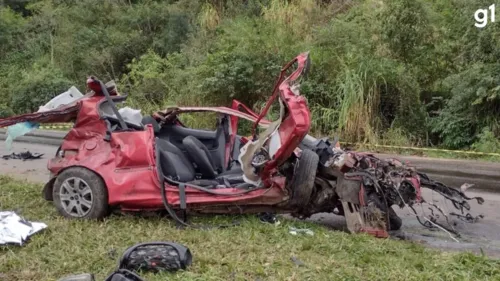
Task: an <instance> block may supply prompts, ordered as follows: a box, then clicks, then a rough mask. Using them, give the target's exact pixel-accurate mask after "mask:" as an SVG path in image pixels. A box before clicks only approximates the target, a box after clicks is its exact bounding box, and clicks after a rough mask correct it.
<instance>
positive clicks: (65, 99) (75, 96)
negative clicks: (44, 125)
mask: <svg viewBox="0 0 500 281" xmlns="http://www.w3.org/2000/svg"><path fill="white" fill-rule="evenodd" d="M81 98H83V94H82V93H81V92H80V91H79V90H78V89H77V88H76V87H75V86H71V88H69V90H67V91H66V92H64V93H62V94H59V95H58V96H56V97H54V98H53V99H51V100H50V101H49V102H48V103H46V104H44V105H42V106H40V107H39V108H38V111H37V112H45V111H50V110H54V109H56V108H58V107H59V106H61V105H68V104H72V103H74V102H76V101H77V100H79V99H81Z"/></svg>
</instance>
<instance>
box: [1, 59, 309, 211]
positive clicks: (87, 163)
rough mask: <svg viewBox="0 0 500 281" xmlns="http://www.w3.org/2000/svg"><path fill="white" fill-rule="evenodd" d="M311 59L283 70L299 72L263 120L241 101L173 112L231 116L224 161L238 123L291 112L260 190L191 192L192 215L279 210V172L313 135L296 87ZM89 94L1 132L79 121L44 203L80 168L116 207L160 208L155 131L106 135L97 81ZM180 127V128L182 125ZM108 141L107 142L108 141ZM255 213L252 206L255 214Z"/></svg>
mask: <svg viewBox="0 0 500 281" xmlns="http://www.w3.org/2000/svg"><path fill="white" fill-rule="evenodd" d="M307 59H308V53H303V54H301V55H299V56H298V57H296V58H295V59H294V60H293V61H292V62H290V63H289V64H288V65H287V66H286V67H285V69H288V68H290V67H291V66H292V63H297V68H296V69H295V71H294V72H293V73H292V74H291V75H290V76H288V77H284V75H283V73H284V70H285V69H284V70H283V71H282V75H281V76H280V79H279V80H278V83H277V86H278V90H277V91H275V92H274V93H273V95H272V97H271V99H270V100H269V101H268V104H267V105H266V108H265V110H264V111H263V112H262V114H260V115H258V114H256V113H255V112H253V111H251V110H250V109H249V108H247V107H246V106H244V105H243V104H241V103H240V102H238V101H234V102H233V108H227V107H185V108H176V109H175V111H176V114H180V113H183V112H200V111H204V112H217V113H221V114H225V115H227V116H229V118H230V131H231V133H230V141H229V143H227V144H226V148H225V151H226V153H225V163H226V165H227V164H228V162H229V160H230V159H229V156H230V152H231V148H232V147H233V145H234V141H235V137H236V133H237V127H238V119H239V118H244V119H247V120H250V121H252V122H256V124H259V125H260V126H263V127H265V126H267V125H269V124H270V122H269V121H267V120H264V119H263V116H265V114H266V113H267V110H268V109H269V105H270V104H271V103H272V102H273V101H275V100H276V99H277V98H279V99H280V100H281V101H283V102H284V105H285V107H286V109H287V114H286V117H284V119H283V120H282V121H281V125H280V126H279V136H280V140H281V146H280V148H279V150H278V151H277V152H276V154H275V155H274V157H273V159H271V161H269V162H268V163H266V164H265V166H264V168H263V169H261V171H260V177H261V179H262V182H263V188H259V189H256V190H254V191H250V192H248V193H245V194H241V195H238V196H227V195H229V194H233V193H238V192H240V191H241V190H239V189H237V188H232V187H229V188H224V189H219V190H217V193H218V194H219V195H215V194H211V193H207V192H204V191H201V190H198V189H193V188H190V187H189V186H187V187H186V203H187V205H188V207H192V208H194V209H197V208H200V209H204V208H205V207H207V206H210V205H218V206H221V205H230V206H234V205H235V204H237V205H246V206H251V205H256V206H263V205H276V204H279V203H281V202H283V201H286V199H287V198H288V196H289V195H288V193H287V191H286V190H285V188H284V183H285V178H284V177H283V176H281V175H278V174H277V173H276V169H277V167H278V166H279V165H280V164H282V163H283V162H284V161H286V159H287V158H288V157H290V155H291V154H292V153H293V152H294V150H295V149H296V147H297V146H298V144H299V143H300V141H301V140H302V139H303V138H304V136H305V135H306V134H307V133H308V131H309V127H310V123H311V120H310V112H309V109H308V107H307V103H306V100H305V99H304V98H303V97H302V96H300V95H296V94H295V93H294V92H293V91H292V89H291V84H292V83H294V82H295V81H296V80H297V79H298V78H299V77H300V76H301V74H302V73H303V72H304V70H305V68H306V67H307V65H306V62H307ZM87 85H88V88H89V89H90V90H92V91H93V93H94V94H93V95H91V96H86V97H85V98H83V99H81V100H79V101H78V102H77V103H75V104H72V105H70V106H63V107H61V108H58V109H56V110H52V111H49V112H42V113H32V114H25V115H20V116H16V117H12V118H7V119H3V120H0V127H6V126H10V125H13V124H15V123H18V122H24V121H33V122H38V123H54V122H66V121H69V120H74V121H75V124H74V126H73V128H72V129H71V130H70V131H69V132H68V134H67V135H66V136H65V138H64V141H63V142H62V145H61V147H60V153H58V155H57V156H56V157H55V158H52V159H50V160H49V162H48V169H49V171H50V172H51V179H50V181H49V182H48V183H47V184H46V186H45V188H44V194H45V198H46V199H48V200H52V191H51V190H52V185H53V184H54V181H55V179H56V178H57V176H58V175H59V174H61V173H62V172H63V171H64V170H65V169H68V168H70V167H83V168H86V169H88V170H90V171H93V172H94V173H96V174H97V175H98V176H99V177H100V178H101V179H102V180H103V181H104V183H105V185H106V187H107V191H108V203H109V205H111V206H119V207H120V208H121V209H122V210H133V211H139V210H146V209H149V210H151V209H162V208H163V207H164V205H163V203H162V196H161V193H160V189H161V188H162V187H161V182H160V180H159V175H158V167H157V164H156V163H157V159H156V154H155V133H154V131H153V127H152V125H146V126H144V128H143V129H136V130H129V131H116V132H111V133H110V132H109V130H108V126H107V124H106V122H105V119H106V117H104V116H103V113H102V112H101V108H102V107H103V105H104V104H105V103H109V102H110V101H109V100H108V99H106V96H105V95H104V94H103V92H102V90H101V88H100V86H99V81H97V80H95V79H93V78H90V79H89V80H88V81H87ZM109 90H110V95H109V98H110V99H111V100H113V102H120V101H123V100H125V97H123V96H120V95H118V93H117V91H116V89H113V88H112V89H109ZM178 126H182V124H180V123H179V124H178ZM107 136H108V138H107ZM165 189H166V193H167V194H166V195H167V198H168V204H169V205H171V206H173V207H177V206H179V204H180V200H179V188H178V187H177V186H171V185H169V184H166V185H165ZM250 209H251V208H250Z"/></svg>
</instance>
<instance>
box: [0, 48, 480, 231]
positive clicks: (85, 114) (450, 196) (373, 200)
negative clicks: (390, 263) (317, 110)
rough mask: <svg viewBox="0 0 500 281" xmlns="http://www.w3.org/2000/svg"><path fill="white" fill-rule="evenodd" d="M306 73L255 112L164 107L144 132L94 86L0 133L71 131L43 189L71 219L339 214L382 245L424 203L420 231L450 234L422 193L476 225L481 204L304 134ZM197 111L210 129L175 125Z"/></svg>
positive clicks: (287, 76) (297, 70) (302, 64)
mask: <svg viewBox="0 0 500 281" xmlns="http://www.w3.org/2000/svg"><path fill="white" fill-rule="evenodd" d="M310 64H311V61H310V58H309V53H308V52H305V53H301V54H299V55H298V56H297V57H296V58H294V59H293V60H292V61H290V62H289V63H287V64H286V65H285V66H284V67H283V68H282V70H281V72H280V75H279V77H278V79H277V81H276V83H275V86H274V88H273V91H272V93H271V95H270V97H269V99H268V100H267V102H266V104H265V106H264V109H263V110H262V111H261V112H259V113H256V112H254V111H252V110H251V109H250V108H249V107H247V106H245V105H244V104H242V103H241V102H239V101H237V100H234V101H233V103H232V105H231V107H224V106H217V107H189V106H186V107H170V108H167V109H163V110H158V111H156V112H154V113H153V114H151V115H149V116H143V117H142V120H141V122H140V123H139V122H137V120H138V119H139V118H140V117H141V115H140V112H137V111H136V110H127V111H126V112H125V111H123V110H122V111H121V112H120V110H119V109H118V106H117V104H119V103H122V102H124V101H125V100H126V99H127V96H123V95H121V94H120V93H119V91H118V89H117V87H116V85H115V84H114V83H110V82H108V83H106V84H104V82H102V81H100V80H99V79H97V78H96V77H89V78H88V79H87V91H88V93H87V94H85V95H84V96H83V97H80V98H78V100H76V101H71V102H70V103H68V104H60V105H59V106H57V107H55V108H54V109H52V110H48V111H40V112H35V113H31V114H24V115H19V116H13V117H9V118H5V119H0V127H6V126H12V125H15V124H17V123H20V122H34V123H57V122H67V121H69V120H71V121H74V122H75V124H74V126H73V128H72V129H71V130H70V131H69V132H68V134H67V135H66V137H65V138H64V141H63V143H62V145H61V147H60V149H59V150H58V153H57V154H56V155H55V156H54V157H53V158H52V159H50V160H49V163H48V169H49V170H50V172H51V179H50V180H49V181H48V182H47V184H46V185H45V186H44V189H43V195H44V198H45V199H46V200H48V201H52V202H53V203H54V205H55V207H56V208H57V210H58V212H59V213H60V214H61V215H62V216H65V217H68V218H86V219H96V218H103V217H104V216H106V215H107V214H109V210H110V209H121V210H149V211H152V210H161V209H165V210H166V211H167V212H168V213H169V215H170V216H171V217H172V218H173V219H174V220H175V221H176V222H177V224H178V225H180V226H185V227H192V226H193V225H191V224H190V223H189V220H188V215H189V214H192V213H211V214H242V213H252V214H260V213H266V212H271V213H275V214H290V215H292V216H294V217H297V218H299V219H305V218H308V217H310V216H311V215H313V214H316V213H334V214H337V215H340V216H344V217H345V218H346V221H347V226H348V229H349V231H351V232H353V233H358V232H364V233H368V234H371V235H373V236H376V237H384V238H386V237H388V236H389V232H390V231H393V230H398V229H400V228H401V226H402V224H403V222H402V220H401V218H400V217H398V215H397V214H396V213H395V211H394V209H393V206H398V207H400V208H410V209H412V210H414V211H415V206H418V205H420V206H422V205H424V204H426V205H428V206H429V208H431V209H432V213H431V214H430V215H426V216H423V217H422V218H421V217H420V216H418V215H417V214H416V215H417V217H418V218H419V221H421V223H422V225H423V226H425V227H429V228H437V229H442V230H445V231H449V232H451V233H454V235H457V232H456V231H454V229H453V226H452V225H445V224H447V223H446V222H445V223H443V222H440V221H439V218H441V217H445V218H447V217H448V216H449V215H451V214H445V212H444V210H443V209H442V208H440V207H439V206H436V205H435V204H433V203H432V202H429V201H426V200H425V199H424V198H423V196H422V188H427V189H430V190H432V191H434V192H436V193H438V194H440V195H441V196H443V198H445V199H446V200H448V201H449V202H452V204H453V206H454V207H455V208H456V209H457V212H456V213H457V214H459V215H460V216H464V218H465V220H466V221H470V222H473V221H475V218H480V216H477V215H476V216H474V215H473V214H472V213H471V211H470V205H469V204H468V201H470V200H474V199H475V200H477V202H478V203H479V204H482V203H483V202H484V200H483V199H482V198H469V197H467V196H466V195H465V193H464V192H463V191H461V190H460V189H457V188H452V187H448V186H446V185H444V184H442V183H439V182H436V181H433V180H432V179H430V178H428V177H427V175H425V174H423V173H420V172H418V171H416V170H415V169H414V168H413V167H411V166H409V165H407V164H405V163H403V162H401V161H398V160H396V159H379V158H377V157H375V156H374V155H372V154H369V153H361V152H355V151H349V150H344V149H342V148H341V147H340V145H339V143H338V139H334V140H333V141H331V140H330V139H328V138H322V139H318V138H315V137H313V136H311V135H309V132H310V128H311V113H310V111H309V108H308V105H307V100H306V98H305V97H304V96H302V95H301V94H300V85H301V83H302V81H304V79H305V78H306V76H307V73H308V71H309V70H310ZM275 105H277V107H274V106H275ZM271 107H273V108H279V117H278V118H276V119H275V120H266V119H265V118H264V117H265V116H267V115H268V113H269V110H270V108H271ZM194 112H196V113H216V114H217V118H216V120H214V121H215V123H216V129H215V130H208V129H206V130H203V129H194V128H189V127H187V126H185V125H184V124H183V122H182V116H184V114H186V113H194ZM124 115H130V118H129V117H126V116H124ZM241 119H244V120H248V121H250V122H252V123H253V126H252V130H251V134H250V136H245V135H242V134H241V131H240V132H238V129H239V126H238V124H239V120H241ZM463 189H464V190H465V189H466V188H465V187H464V188H463ZM470 218H472V219H470Z"/></svg>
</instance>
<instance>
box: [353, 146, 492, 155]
mask: <svg viewBox="0 0 500 281" xmlns="http://www.w3.org/2000/svg"><path fill="white" fill-rule="evenodd" d="M346 144H354V145H363V146H375V147H385V148H396V149H409V150H422V151H436V152H448V153H463V154H475V155H486V156H497V157H500V153H488V152H477V151H465V150H450V149H439V148H425V147H411V146H395V145H381V144H360V143H348V142H347V143H346Z"/></svg>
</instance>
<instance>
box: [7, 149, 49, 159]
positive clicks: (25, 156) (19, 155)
mask: <svg viewBox="0 0 500 281" xmlns="http://www.w3.org/2000/svg"><path fill="white" fill-rule="evenodd" d="M42 156H43V153H31V152H30V151H29V150H28V151H26V152H21V153H14V152H13V153H12V154H8V155H4V156H2V158H3V159H4V160H9V159H22V160H23V161H25V160H32V159H40V158H42Z"/></svg>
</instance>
